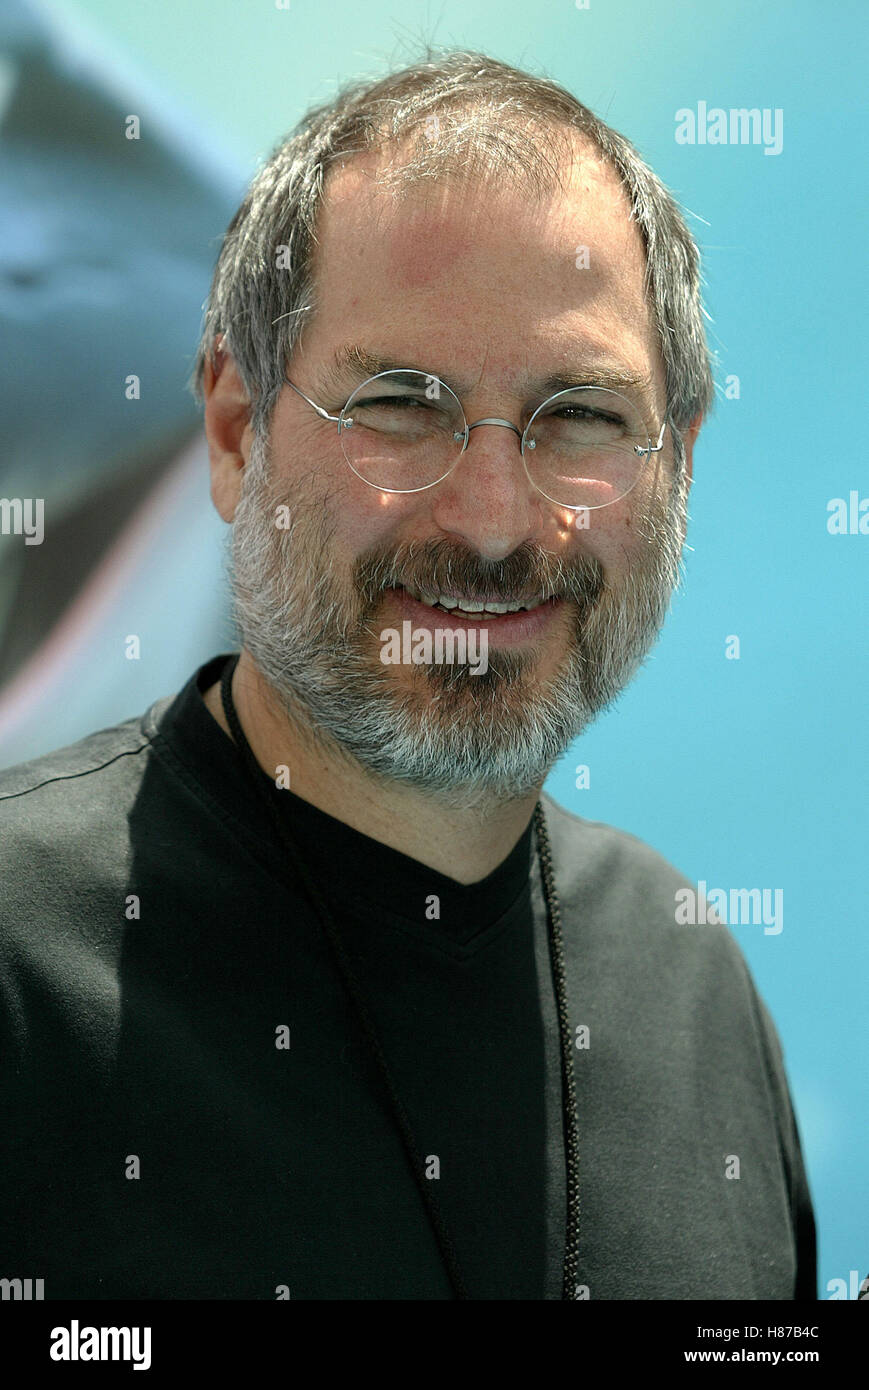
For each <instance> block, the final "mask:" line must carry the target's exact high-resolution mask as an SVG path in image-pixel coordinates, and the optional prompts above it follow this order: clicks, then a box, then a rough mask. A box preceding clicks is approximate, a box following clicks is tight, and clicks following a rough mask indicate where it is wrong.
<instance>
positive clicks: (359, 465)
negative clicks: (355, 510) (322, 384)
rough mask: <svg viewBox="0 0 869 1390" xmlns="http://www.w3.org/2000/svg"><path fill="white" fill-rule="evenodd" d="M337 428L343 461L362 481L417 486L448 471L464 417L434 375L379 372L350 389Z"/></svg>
mask: <svg viewBox="0 0 869 1390" xmlns="http://www.w3.org/2000/svg"><path fill="white" fill-rule="evenodd" d="M339 430H340V435H341V444H342V446H343V449H344V455H345V458H346V459H347V462H348V463H349V465H350V467H351V468H352V469H353V472H354V473H356V474H357V475H358V476H359V477H360V478H363V479H364V480H365V482H366V483H370V484H371V485H372V487H379V488H383V490H384V491H387V492H416V491H418V490H419V489H420V488H425V487H431V485H432V484H433V483H437V482H439V481H440V479H441V478H443V477H445V476H446V474H447V473H449V471H450V469H451V468H452V466H453V464H454V463H455V461H456V459H457V457H458V455H459V453H460V452H461V448H462V441H463V439H464V432H465V417H464V414H463V413H462V407H461V405H460V404H459V401H458V398H457V397H456V396H455V395H454V394H453V392H452V391H451V390H450V388H449V387H448V386H445V385H444V383H443V382H442V381H441V380H440V379H439V378H438V377H436V376H427V375H426V374H425V372H416V371H409V370H408V371H395V372H381V373H380V374H379V375H378V376H373V377H371V378H370V379H369V380H368V381H365V382H363V383H362V385H361V386H359V387H357V388H356V390H355V391H354V392H353V395H352V396H351V397H350V399H349V401H348V402H347V404H346V405H345V407H344V409H343V411H342V412H341V424H340V426H339ZM457 435H458V438H457V437H456V436H457Z"/></svg>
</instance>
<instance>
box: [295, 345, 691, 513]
mask: <svg viewBox="0 0 869 1390" xmlns="http://www.w3.org/2000/svg"><path fill="white" fill-rule="evenodd" d="M398 372H402V373H404V374H405V375H406V376H421V377H424V378H425V379H426V381H427V382H429V383H431V382H433V381H436V382H437V383H438V386H439V388H441V389H443V390H444V391H447V392H449V394H450V395H451V396H452V398H453V400H454V401H455V403H456V405H457V406H458V408H459V412H460V414H461V417H462V420H463V421H464V428H463V429H461V430H456V431H455V432H454V435H453V437H454V439H455V441H456V443H458V442H459V440H461V441H462V447H461V449H459V451H458V452H457V454H456V457H455V459H454V460H453V462H452V463H451V464H450V466H449V468H448V469H447V471H446V472H445V473H442V474H441V476H440V477H439V478H435V480H434V482H431V483H423V485H422V487H404V488H399V487H379V486H378V484H377V483H372V482H369V480H368V478H363V477H362V474H361V473H358V472H357V471H356V469H355V468H354V467H353V464H352V463H351V462H350V460H349V459H348V457H347V454H346V452H344V461H345V463H346V464H347V467H348V468H349V469H350V470H351V472H352V473H354V474H355V476H356V477H357V478H359V479H360V480H361V481H362V482H363V483H366V484H367V485H368V487H372V488H374V489H375V491H376V492H390V493H395V494H397V495H400V496H407V495H408V494H409V493H414V492H428V490H429V488H433V487H437V485H438V483H442V482H443V480H444V478H448V477H449V476H450V474H451V473H452V471H453V469H454V468H455V467H456V464H457V463H458V461H459V459H460V458H461V457H462V455H463V454H464V452H465V450H466V449H467V447H468V440H469V439H470V434H471V430H475V429H478V428H479V426H480V425H501V426H503V428H504V429H508V430H513V432H514V434H517V435H518V436H519V451H520V453H521V455H522V464H523V466H524V468H525V476H526V477H527V479H528V481H529V483H530V484H531V486H532V487H533V488H534V490H535V491H536V492H539V493H540V495H541V496H542V497H545V498H546V499H547V501H549V502H554V503H555V505H556V506H557V507H563V508H564V509H565V510H567V511H572V512H593V511H598V510H599V509H600V508H601V507H612V506H614V505H615V503H616V502H621V501H622V500H623V498H625V497H627V496H628V494H629V493H631V492H633V490H634V488H635V487H636V485H637V483H638V482H639V481H640V478H641V477H642V474H643V470H644V468H645V466H646V464H647V463H648V461H649V458H650V457H651V455H652V454H658V453H660V452H661V450H662V449H663V447H664V431H665V430H666V428H667V425H668V423H669V421H668V420H667V417H666V416H665V417H664V422H663V424H662V425H661V429H660V432H659V434H658V442H657V444H653V443H652V435H651V433H650V432H649V428H648V425H647V423H646V421H645V419H643V416H642V415H641V414H640V411H639V410H637V407H636V406H635V405H634V403H633V401H630V400H628V398H627V396H623V395H622V394H621V392H620V391H613V390H611V389H610V388H609V387H608V386H592V385H588V386H584V385H582V384H580V385H577V386H568V387H567V388H565V390H563V391H556V392H555V393H554V394H553V395H551V396H547V398H546V400H545V401H542V402H541V404H540V405H539V406H538V407H537V409H536V410H535V411H534V413H533V415H532V416H531V418H530V420H529V421H528V424H527V425H526V426H525V428H524V430H520V429H519V426H518V425H514V424H513V422H512V421H511V420H503V419H501V417H500V416H497V415H485V416H483V418H482V419H480V420H475V421H474V422H473V424H470V425H469V424H468V417H467V415H466V414H465V409H464V406H463V405H462V402H461V401H460V400H459V397H458V396H457V395H456V393H455V391H453V389H452V388H451V387H450V386H447V384H446V382H444V381H441V379H440V377H439V376H437V374H436V373H434V372H421V371H419V369H418V368H416V367H390V368H389V369H388V370H387V371H383V372H376V373H375V374H374V376H369V377H366V379H365V381H363V382H360V384H359V385H358V386H357V387H355V388H354V390H353V391H351V393H350V395H349V396H348V397H347V400H346V401H345V402H344V405H343V406H342V407H341V412H340V414H338V415H330V414H329V411H328V410H326V409H324V407H323V406H321V405H318V404H317V402H316V401H312V400H311V397H310V396H306V395H305V392H304V391H302V390H301V388H300V387H298V386H297V385H296V383H295V382H294V381H290V378H289V377H288V376H287V375H286V373H284V381H285V382H286V383H287V385H288V386H292V388H293V390H294V391H295V392H296V394H297V395H298V396H301V398H302V400H303V401H307V403H308V405H309V406H311V407H312V409H314V410H316V412H317V414H318V415H319V416H320V417H321V419H323V420H330V421H332V422H333V423H334V424H337V426H338V434H339V436H340V434H341V431H342V429H343V430H348V429H350V428H351V427H352V425H353V417H352V415H351V416H349V417H346V416H345V412H346V410H347V407H348V406H349V405H350V402H351V401H352V400H353V398H354V397H355V396H358V395H359V393H360V391H362V390H363V389H364V387H366V386H368V385H369V383H370V382H372V381H378V380H379V379H380V377H384V376H395V375H396V373H398ZM575 391H606V392H607V394H608V395H610V396H618V398H619V400H622V401H624V402H625V404H626V405H628V406H630V407H631V409H632V410H636V411H637V414H638V415H639V417H640V419H641V420H642V423H643V428H644V429H645V430H646V438H647V441H648V442H647V444H646V446H645V448H643V447H641V446H640V445H638V444H635V445H634V452H635V453H636V454H638V455H639V456H640V458H642V460H643V462H642V464H641V465H640V469H639V472H638V473H637V476H636V478H635V480H634V482H633V483H631V486H630V487H629V488H628V490H627V492H623V493H622V494H621V497H615V498H613V499H612V500H611V501H610V502H596V503H595V504H594V506H590V507H589V506H584V505H583V504H581V503H578V504H577V503H572V502H560V501H559V500H558V498H557V497H551V496H550V495H549V493H548V492H544V490H543V488H542V487H541V486H540V485H539V483H536V482H535V481H534V479H533V478H532V476H531V474H530V473H529V471H528V462H527V459H526V457H525V451H526V449H528V450H529V451H530V450H531V449H533V448H534V447H535V444H536V441H535V440H533V439H529V437H528V431H529V430H530V429H531V426H532V425H533V424H534V421H535V420H536V419H537V417H538V415H539V414H540V412H541V411H542V410H544V409H545V408H546V407H547V406H549V405H551V404H552V402H553V401H557V400H558V399H559V398H560V397H561V396H571V395H573V393H574V392H575Z"/></svg>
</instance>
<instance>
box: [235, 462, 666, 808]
mask: <svg viewBox="0 0 869 1390" xmlns="http://www.w3.org/2000/svg"><path fill="white" fill-rule="evenodd" d="M271 472H272V470H271V466H270V454H269V447H268V440H267V438H266V437H263V436H260V435H257V436H256V438H255V440H254V442H253V445H252V447H251V451H250V457H249V461H248V464H247V467H246V469H245V477H244V485H243V489H242V496H241V498H240V500H239V504H238V506H237V508H236V512H235V516H234V519H233V526H232V535H231V551H232V555H231V564H230V569H231V580H232V589H233V597H234V606H235V617H236V623H237V626H238V629H239V633H240V636H241V640H242V644H243V645H244V646H245V647H246V648H247V650H248V651H249V652H250V655H251V656H252V658H253V660H254V662H255V664H256V666H257V668H258V669H259V671H260V673H261V675H262V676H263V677H264V678H265V680H266V682H267V683H268V685H269V686H270V687H271V691H272V692H273V694H274V696H275V698H276V699H277V701H278V704H279V707H280V708H281V709H282V711H283V712H284V713H285V714H286V715H287V717H288V718H289V719H290V720H291V722H292V723H294V724H297V725H299V726H301V727H302V728H303V730H304V731H305V732H306V733H307V735H308V737H309V738H310V739H312V740H314V741H316V742H319V743H321V744H322V745H324V746H325V747H326V748H327V750H328V751H331V752H332V753H333V754H334V753H336V752H337V753H339V754H340V755H341V756H342V757H347V758H350V759H354V760H355V761H356V762H357V763H358V764H360V765H361V766H362V767H363V768H365V769H366V770H367V771H368V772H369V773H372V774H374V775H375V776H377V777H379V778H385V779H389V780H397V781H399V782H402V783H405V784H409V785H411V786H413V787H416V788H418V789H420V790H422V791H424V792H425V793H426V794H427V795H430V796H433V797H438V798H441V799H442V800H443V801H444V802H445V803H446V804H447V805H449V806H451V807H453V808H455V809H468V810H472V809H475V808H477V809H480V808H483V807H485V806H490V805H491V802H492V800H493V799H496V800H499V801H509V800H517V799H524V798H525V797H527V796H528V795H530V794H531V793H532V792H534V791H536V790H538V789H539V788H540V787H541V786H542V784H543V781H544V779H545V777H546V775H547V773H548V772H549V770H550V769H551V767H552V766H553V765H554V764H555V763H556V762H557V761H558V759H559V758H560V757H561V756H562V754H564V753H565V752H566V750H567V749H568V747H569V746H570V744H571V743H572V742H573V740H574V739H575V738H577V736H578V735H579V734H581V733H582V732H583V730H584V729H586V728H587V727H588V725H589V724H590V723H591V722H592V721H593V720H594V719H595V718H596V717H597V715H598V714H600V713H601V712H602V711H603V710H604V709H606V708H607V707H608V706H609V705H610V704H611V703H612V701H613V700H615V698H616V697H617V696H618V695H619V694H620V693H621V692H622V691H623V690H624V688H625V686H626V685H627V684H628V682H629V681H630V680H631V678H632V676H633V675H634V674H635V672H636V670H637V668H638V667H639V666H640V664H641V663H642V661H643V660H644V659H645V657H646V655H647V654H648V652H649V650H650V649H651V647H652V645H653V644H654V642H655V639H656V638H657V635H658V633H659V631H660V629H661V626H662V624H663V621H664V618H665V617H666V614H667V610H668V607H669V603H670V599H671V597H672V594H673V591H674V589H675V588H676V586H677V584H678V582H679V577H680V564H681V554H682V546H683V542H684V537H685V527H686V502H687V480H686V477H685V470H684V468H682V467H677V469H676V476H675V479H674V480H673V481H672V482H671V481H669V480H667V481H666V482H662V481H661V479H660V472H663V469H661V470H660V471H659V474H658V475H656V477H655V479H654V481H653V485H652V487H651V489H650V490H649V491H648V493H647V494H646V495H645V497H644V500H643V501H642V502H641V504H639V506H638V509H637V512H638V514H637V513H635V515H634V516H633V517H632V528H633V529H632V535H634V537H635V538H636V542H635V545H634V548H633V550H632V552H631V554H630V555H629V556H627V557H626V560H627V566H626V569H625V573H624V574H623V575H622V576H619V577H618V578H612V577H610V576H609V575H607V574H606V573H605V572H604V568H603V566H602V565H601V563H600V562H599V561H598V560H597V559H596V558H594V557H593V556H590V555H587V554H582V553H580V554H573V555H571V556H570V557H569V558H568V559H561V558H559V557H558V556H554V555H552V554H550V553H548V552H546V551H544V550H542V549H541V548H540V547H537V546H532V545H530V544H526V545H523V546H521V547H519V548H518V549H517V550H515V551H514V552H513V553H512V554H511V555H509V556H507V557H506V558H505V559H503V560H498V561H491V560H486V559H484V558H482V557H481V556H479V555H477V554H475V553H474V552H473V551H471V550H468V549H467V548H463V547H460V546H457V545H455V544H453V543H452V542H449V541H445V540H438V541H431V542H410V543H409V544H405V545H401V546H399V547H397V548H396V547H395V546H392V547H388V546H384V545H383V544H381V545H378V546H377V547H374V548H372V549H371V550H370V551H367V552H365V553H364V554H362V555H360V556H359V557H358V558H357V559H356V560H355V562H353V564H352V566H350V567H349V569H348V570H347V572H345V573H341V572H340V571H339V569H338V568H337V566H336V565H335V563H334V561H333V559H332V552H331V543H332V540H333V537H334V530H335V527H334V523H333V522H332V521H331V520H330V516H329V506H328V499H326V500H325V501H324V499H323V497H322V495H317V496H315V495H314V487H313V486H310V495H309V496H306V483H307V484H308V485H312V484H313V482H314V478H315V475H313V474H312V475H310V477H309V478H308V479H307V480H301V481H298V480H297V481H296V482H295V484H294V485H293V486H292V487H290V486H289V485H288V484H287V483H286V482H284V483H283V485H282V487H281V489H280V490H276V489H275V487H274V485H273V482H272V479H271ZM641 481H642V480H641ZM638 486H639V485H638ZM662 494H667V495H662ZM592 516H594V513H592ZM402 585H404V586H407V585H409V586H411V587H413V588H415V589H416V591H417V592H424V593H434V594H438V593H459V594H464V595H469V596H481V595H486V594H488V595H492V594H497V595H498V597H499V599H500V600H501V601H503V602H507V603H509V602H518V601H521V600H522V599H524V597H525V596H527V595H528V594H546V595H553V596H556V597H558V598H561V599H565V600H567V601H568V602H567V603H566V604H563V605H562V607H561V609H560V614H559V619H560V621H561V623H562V624H563V628H562V631H563V633H564V636H565V646H566V650H565V654H564V656H563V658H562V660H561V662H560V664H559V665H558V668H557V670H556V671H555V673H554V674H552V675H551V676H549V677H548V678H547V679H545V680H541V678H540V677H539V676H537V675H536V673H535V668H536V666H537V664H538V661H539V657H538V655H537V654H535V652H534V651H533V650H531V649H528V650H524V651H516V650H499V649H498V648H497V646H495V647H494V648H491V647H490V650H489V666H488V670H486V671H485V672H483V673H478V674H472V672H471V670H470V669H469V667H468V666H467V665H462V666H459V665H455V666H454V665H443V664H441V665H438V664H430V665H415V666H405V667H402V668H401V670H402V671H403V672H405V673H411V676H410V679H408V678H407V675H405V678H404V679H402V680H399V679H397V678H396V676H395V674H393V672H394V668H392V667H389V666H385V665H384V664H383V663H382V662H381V661H380V655H379V651H378V638H379V633H380V631H381V629H382V627H383V623H382V621H381V622H380V623H377V622H376V621H375V619H376V614H377V611H378V608H379V606H380V605H381V603H382V602H383V599H384V594H385V591H386V590H387V589H389V588H392V587H398V586H402ZM444 626H445V627H448V626H449V618H448V616H447V615H446V614H445V615H444ZM481 626H482V624H481ZM555 628H556V622H555V621H552V622H551V623H550V627H549V630H548V635H547V642H551V641H552V640H553V639H554V637H555Z"/></svg>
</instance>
